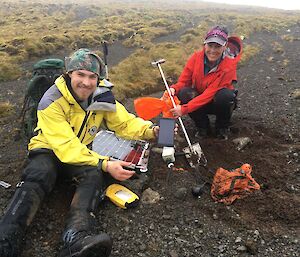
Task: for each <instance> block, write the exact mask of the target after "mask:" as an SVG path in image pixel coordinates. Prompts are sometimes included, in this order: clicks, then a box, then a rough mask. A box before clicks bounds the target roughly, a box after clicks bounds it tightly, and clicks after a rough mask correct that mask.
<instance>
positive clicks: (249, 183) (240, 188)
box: [211, 163, 260, 205]
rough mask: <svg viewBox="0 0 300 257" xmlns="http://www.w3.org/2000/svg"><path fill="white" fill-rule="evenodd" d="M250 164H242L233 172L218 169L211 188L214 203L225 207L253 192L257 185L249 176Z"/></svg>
mask: <svg viewBox="0 0 300 257" xmlns="http://www.w3.org/2000/svg"><path fill="white" fill-rule="evenodd" d="M251 172H252V167H251V165H250V164H247V163H246V164H243V165H242V166H241V167H240V168H237V169H235V170H231V171H228V170H225V169H223V168H218V170H217V171H216V174H215V176H214V179H213V183H212V186H211V197H212V198H213V199H214V201H216V202H221V203H224V204H226V205H229V204H232V203H233V201H234V200H236V199H242V198H244V197H246V196H247V195H249V194H250V193H251V192H253V191H255V190H259V189H260V186H259V184H258V183H257V182H256V181H255V180H254V178H252V176H251Z"/></svg>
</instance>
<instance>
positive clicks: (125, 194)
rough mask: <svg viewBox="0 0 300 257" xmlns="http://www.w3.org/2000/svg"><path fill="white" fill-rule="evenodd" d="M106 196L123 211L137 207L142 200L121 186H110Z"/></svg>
mask: <svg viewBox="0 0 300 257" xmlns="http://www.w3.org/2000/svg"><path fill="white" fill-rule="evenodd" d="M105 195H106V196H107V197H108V198H109V199H110V200H111V201H112V202H113V203H114V204H115V205H117V206H119V207H121V208H122V209H127V208H132V207H136V206H137V205H138V202H139V200H140V198H139V197H138V196H137V195H136V194H135V193H133V192H132V191H131V190H129V189H128V188H126V187H124V186H122V185H119V184H112V185H110V186H109V187H108V188H107V189H106V192H105Z"/></svg>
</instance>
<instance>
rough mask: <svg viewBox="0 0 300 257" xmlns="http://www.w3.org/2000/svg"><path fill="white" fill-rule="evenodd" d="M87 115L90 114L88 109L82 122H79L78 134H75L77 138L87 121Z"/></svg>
mask: <svg viewBox="0 0 300 257" xmlns="http://www.w3.org/2000/svg"><path fill="white" fill-rule="evenodd" d="M89 115H90V111H88V112H86V113H85V117H84V119H83V122H82V124H81V127H80V129H79V132H78V134H77V137H78V138H80V136H81V134H82V131H83V129H84V127H85V125H86V122H87V119H88V117H89Z"/></svg>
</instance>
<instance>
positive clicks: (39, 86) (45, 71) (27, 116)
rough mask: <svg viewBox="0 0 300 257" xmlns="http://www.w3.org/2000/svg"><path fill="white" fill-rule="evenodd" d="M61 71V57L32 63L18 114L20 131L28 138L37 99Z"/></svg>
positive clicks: (62, 63)
mask: <svg viewBox="0 0 300 257" xmlns="http://www.w3.org/2000/svg"><path fill="white" fill-rule="evenodd" d="M63 72H64V61H63V60H61V59H43V60H40V61H38V62H37V63H35V64H34V65H33V73H32V78H31V79H30V81H29V82H28V84H27V89H26V92H25V98H24V103H23V107H22V111H21V114H20V118H21V132H22V134H23V136H25V137H26V138H27V139H28V140H29V139H30V138H31V137H32V136H33V135H34V129H35V127H36V125H37V108H38V104H39V101H40V100H41V98H42V96H43V95H44V93H45V92H46V91H47V90H48V89H49V88H50V87H51V86H52V85H53V84H54V81H55V80H56V79H57V78H58V77H59V76H60V75H61V74H63Z"/></svg>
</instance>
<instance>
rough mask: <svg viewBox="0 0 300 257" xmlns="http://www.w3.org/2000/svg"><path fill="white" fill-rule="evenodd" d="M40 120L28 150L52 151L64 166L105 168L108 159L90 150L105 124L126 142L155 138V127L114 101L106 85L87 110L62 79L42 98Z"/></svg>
mask: <svg viewBox="0 0 300 257" xmlns="http://www.w3.org/2000/svg"><path fill="white" fill-rule="evenodd" d="M99 99H100V100H99ZM101 99H102V100H101ZM103 99H104V100H103ZM37 116H38V123H37V127H36V129H35V132H36V133H37V136H34V137H33V138H32V139H31V140H30V142H29V144H28V150H30V151H31V150H34V149H39V148H46V149H50V150H52V151H53V152H54V154H55V155H56V156H57V158H58V159H59V160H60V161H61V162H63V163H68V164H72V165H90V166H97V165H98V164H99V161H101V162H100V163H101V164H102V162H103V160H108V158H109V156H101V155H99V154H97V153H96V152H94V151H92V150H90V149H89V148H88V147H87V145H89V144H90V143H91V142H92V141H93V139H94V137H95V135H96V133H97V132H98V131H99V129H100V125H101V123H102V122H105V124H106V126H107V127H108V129H109V130H111V131H114V132H115V133H116V135H117V136H121V137H123V138H125V139H145V140H148V139H153V138H154V133H153V130H152V128H150V126H151V125H152V123H151V122H149V121H144V120H143V119H141V118H138V117H136V116H135V115H133V114H130V113H128V112H127V111H126V109H125V107H124V106H123V105H122V104H120V103H119V102H117V101H115V100H114V97H113V95H112V93H111V91H110V89H109V88H107V87H106V86H105V83H104V82H103V81H101V82H100V85H99V87H97V89H96V91H95V92H94V94H93V100H92V103H91V104H90V105H89V107H88V108H87V109H86V110H84V109H83V108H82V107H81V106H80V105H79V104H78V102H77V101H76V100H75V99H74V97H73V95H72V94H71V92H70V91H69V89H68V86H67V83H66V80H65V78H64V77H63V76H61V77H59V78H58V79H57V80H56V81H55V84H54V85H53V86H52V87H51V88H50V89H49V90H48V91H47V92H46V93H45V94H44V96H43V97H42V99H41V101H40V103H39V106H38V112H37ZM105 162H106V161H105ZM102 167H106V165H103V164H102Z"/></svg>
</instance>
